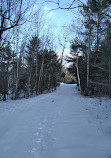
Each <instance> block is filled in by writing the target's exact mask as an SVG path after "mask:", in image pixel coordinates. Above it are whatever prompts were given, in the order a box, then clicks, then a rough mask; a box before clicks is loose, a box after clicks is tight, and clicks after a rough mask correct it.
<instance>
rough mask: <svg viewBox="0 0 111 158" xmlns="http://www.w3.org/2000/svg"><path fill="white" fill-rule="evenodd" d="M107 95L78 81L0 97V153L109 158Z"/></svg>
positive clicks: (110, 107) (8, 157) (28, 157)
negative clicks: (84, 90)
mask: <svg viewBox="0 0 111 158" xmlns="http://www.w3.org/2000/svg"><path fill="white" fill-rule="evenodd" d="M110 157H111V100H109V99H107V98H102V99H100V98H88V97H83V96H81V95H80V94H79V92H78V90H77V86H76V85H68V84H67V85H66V84H61V85H60V87H58V88H57V90H56V91H55V92H53V93H50V94H43V95H40V96H37V97H33V98H30V99H23V100H17V101H8V102H0V158H110Z"/></svg>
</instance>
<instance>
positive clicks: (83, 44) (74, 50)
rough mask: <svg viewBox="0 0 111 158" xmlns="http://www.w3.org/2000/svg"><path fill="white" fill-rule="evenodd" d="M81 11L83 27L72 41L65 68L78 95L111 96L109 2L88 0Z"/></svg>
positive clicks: (110, 6) (110, 22)
mask: <svg viewBox="0 0 111 158" xmlns="http://www.w3.org/2000/svg"><path fill="white" fill-rule="evenodd" d="M80 12H81V15H82V17H83V21H82V26H81V29H80V30H79V32H78V36H79V37H78V38H76V39H75V40H73V42H72V43H71V56H70V57H67V59H66V60H67V61H68V62H72V65H71V67H70V68H68V69H69V71H70V72H72V73H73V74H74V75H75V76H76V78H77V83H78V86H79V90H80V91H81V94H83V95H87V96H92V95H95V96H102V95H109V97H110V98H111V1H109V0H88V1H87V4H86V5H83V8H82V9H81V10H80Z"/></svg>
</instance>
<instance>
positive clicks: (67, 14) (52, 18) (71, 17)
mask: <svg viewBox="0 0 111 158" xmlns="http://www.w3.org/2000/svg"><path fill="white" fill-rule="evenodd" d="M44 1H45V0H36V1H35V3H34V6H33V12H36V11H37V10H38V9H39V8H41V9H42V11H43V12H44V17H45V21H46V25H47V27H49V28H50V29H51V30H52V31H53V34H54V40H55V41H54V42H55V44H56V45H57V49H56V51H57V52H61V51H62V48H61V47H60V45H59V44H58V43H59V42H58V38H59V39H60V40H61V43H62V44H64V39H63V36H64V34H65V36H66V37H67V39H68V40H67V43H66V49H65V53H66V54H67V53H68V52H69V51H70V40H73V39H74V38H75V37H76V36H77V33H76V29H74V30H73V31H72V32H71V31H70V27H69V26H70V25H71V24H72V23H73V24H74V25H75V28H77V27H78V26H79V25H80V22H81V15H80V12H79V10H78V9H74V10H69V11H67V10H60V9H57V10H51V9H54V8H57V5H56V4H54V3H43V2H44ZM55 1H56V0H55ZM84 1H85V0H84ZM52 2H54V0H52ZM60 2H61V6H67V4H68V3H69V4H70V3H71V2H72V0H60ZM76 5H77V4H76ZM32 29H33V28H32ZM30 32H31V30H30Z"/></svg>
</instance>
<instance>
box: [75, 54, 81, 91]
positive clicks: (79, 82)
mask: <svg viewBox="0 0 111 158" xmlns="http://www.w3.org/2000/svg"><path fill="white" fill-rule="evenodd" d="M76 68H77V78H78V84H79V90H80V92H82V91H81V80H80V74H79V65H78V54H77V59H76Z"/></svg>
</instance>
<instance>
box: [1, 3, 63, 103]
mask: <svg viewBox="0 0 111 158" xmlns="http://www.w3.org/2000/svg"><path fill="white" fill-rule="evenodd" d="M53 39H54V37H53V32H52V30H51V28H49V27H48V24H47V22H46V19H44V11H43V9H41V8H38V9H37V8H36V3H35V1H33V0H32V1H30V2H29V1H25V0H20V1H17V2H16V1H13V0H11V1H10V0H4V1H0V100H3V101H6V100H7V99H9V98H10V99H12V100H15V99H17V98H21V97H22V98H23V97H24V98H28V97H30V96H32V95H39V94H42V93H45V92H49V91H52V90H54V89H55V88H56V86H57V83H58V80H59V74H60V71H61V62H59V59H58V57H57V55H56V53H55V51H54V40H53Z"/></svg>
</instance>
